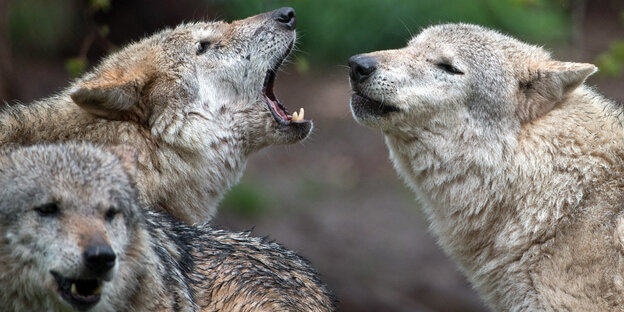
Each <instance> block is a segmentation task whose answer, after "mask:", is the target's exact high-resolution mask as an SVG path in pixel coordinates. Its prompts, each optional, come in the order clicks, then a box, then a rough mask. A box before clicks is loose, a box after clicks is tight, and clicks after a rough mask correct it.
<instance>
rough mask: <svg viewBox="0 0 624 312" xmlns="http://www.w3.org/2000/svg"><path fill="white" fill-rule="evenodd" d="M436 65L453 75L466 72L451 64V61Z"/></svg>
mask: <svg viewBox="0 0 624 312" xmlns="http://www.w3.org/2000/svg"><path fill="white" fill-rule="evenodd" d="M436 66H438V68H440V69H442V70H444V71H446V72H447V73H449V74H453V75H463V74H464V72H463V71H461V70H459V69H457V67H455V66H453V65H451V64H449V63H437V64H436Z"/></svg>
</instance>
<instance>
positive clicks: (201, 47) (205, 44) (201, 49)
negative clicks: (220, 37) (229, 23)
mask: <svg viewBox="0 0 624 312" xmlns="http://www.w3.org/2000/svg"><path fill="white" fill-rule="evenodd" d="M209 47H210V41H206V40H204V41H200V42H199V43H198V45H197V55H200V54H204V53H205V52H206V51H208V48H209Z"/></svg>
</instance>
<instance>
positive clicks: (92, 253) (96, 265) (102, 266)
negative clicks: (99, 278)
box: [83, 244, 117, 275]
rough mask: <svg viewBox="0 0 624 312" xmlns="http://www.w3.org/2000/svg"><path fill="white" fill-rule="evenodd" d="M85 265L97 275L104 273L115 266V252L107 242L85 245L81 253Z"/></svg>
mask: <svg viewBox="0 0 624 312" xmlns="http://www.w3.org/2000/svg"><path fill="white" fill-rule="evenodd" d="M83 257H84V262H85V265H86V267H87V268H88V269H89V270H90V271H91V272H93V273H95V274H97V275H104V274H105V273H106V272H108V271H109V270H110V269H112V268H113V267H114V266H115V259H116V258H117V257H116V256H115V252H114V251H113V249H112V248H111V247H110V246H109V245H108V244H93V245H89V246H87V248H86V249H85V251H84V253H83Z"/></svg>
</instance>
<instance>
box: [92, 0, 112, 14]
mask: <svg viewBox="0 0 624 312" xmlns="http://www.w3.org/2000/svg"><path fill="white" fill-rule="evenodd" d="M89 8H90V9H91V10H93V11H102V12H108V11H110V8H111V3H110V0H89Z"/></svg>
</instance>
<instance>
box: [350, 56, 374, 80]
mask: <svg viewBox="0 0 624 312" xmlns="http://www.w3.org/2000/svg"><path fill="white" fill-rule="evenodd" d="M376 69H377V59H376V58H374V57H372V56H370V55H366V54H358V55H354V56H352V57H351V58H350V59H349V76H350V77H351V81H352V82H354V83H362V82H364V81H365V80H366V79H368V77H370V76H371V74H372V73H373V72H374V71H375V70H376Z"/></svg>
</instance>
